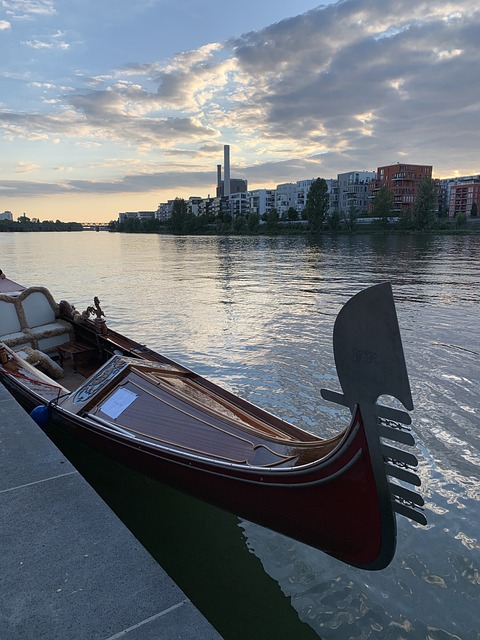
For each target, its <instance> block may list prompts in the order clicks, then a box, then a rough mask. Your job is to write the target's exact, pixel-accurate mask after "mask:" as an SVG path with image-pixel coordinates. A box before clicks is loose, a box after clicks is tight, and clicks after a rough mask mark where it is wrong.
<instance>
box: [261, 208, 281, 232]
mask: <svg viewBox="0 0 480 640" xmlns="http://www.w3.org/2000/svg"><path fill="white" fill-rule="evenodd" d="M264 219H265V222H266V224H265V231H266V232H267V233H277V232H278V219H279V215H278V211H277V210H276V209H270V211H267V213H265V215H264Z"/></svg>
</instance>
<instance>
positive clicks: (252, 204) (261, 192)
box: [247, 189, 276, 217]
mask: <svg viewBox="0 0 480 640" xmlns="http://www.w3.org/2000/svg"><path fill="white" fill-rule="evenodd" d="M275 194H276V190H275V189H253V190H252V191H248V192H247V199H248V211H249V213H256V214H257V215H259V216H260V217H262V216H263V215H264V214H265V213H268V212H269V211H271V210H272V209H275Z"/></svg>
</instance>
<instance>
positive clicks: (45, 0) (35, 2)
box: [0, 0, 56, 20]
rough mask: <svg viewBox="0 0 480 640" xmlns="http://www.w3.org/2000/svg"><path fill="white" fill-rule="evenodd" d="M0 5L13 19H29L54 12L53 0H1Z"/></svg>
mask: <svg viewBox="0 0 480 640" xmlns="http://www.w3.org/2000/svg"><path fill="white" fill-rule="evenodd" d="M0 5H1V6H2V8H3V9H4V11H5V13H6V14H7V15H9V16H11V17H12V19H14V20H31V19H33V18H36V17H44V16H51V15H54V14H55V13H56V9H55V4H54V2H53V0H1V1H0Z"/></svg>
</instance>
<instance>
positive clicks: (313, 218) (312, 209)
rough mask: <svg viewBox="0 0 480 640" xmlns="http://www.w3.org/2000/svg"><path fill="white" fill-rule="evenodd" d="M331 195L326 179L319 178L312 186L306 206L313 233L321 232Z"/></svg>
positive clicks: (307, 217) (307, 218)
mask: <svg viewBox="0 0 480 640" xmlns="http://www.w3.org/2000/svg"><path fill="white" fill-rule="evenodd" d="M329 201H330V195H329V193H328V185H327V183H326V181H325V179H324V178H317V179H316V180H314V181H313V182H312V184H311V186H310V190H309V192H308V194H307V203H306V205H305V217H306V220H308V225H309V228H310V229H311V230H312V231H321V229H322V225H323V223H324V221H325V217H326V215H327V211H328V203H329Z"/></svg>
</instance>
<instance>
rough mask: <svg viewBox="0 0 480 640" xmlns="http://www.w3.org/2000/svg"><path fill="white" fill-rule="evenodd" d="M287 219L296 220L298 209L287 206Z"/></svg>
mask: <svg viewBox="0 0 480 640" xmlns="http://www.w3.org/2000/svg"><path fill="white" fill-rule="evenodd" d="M287 220H291V221H293V220H298V211H297V210H296V209H295V207H288V211H287Z"/></svg>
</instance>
